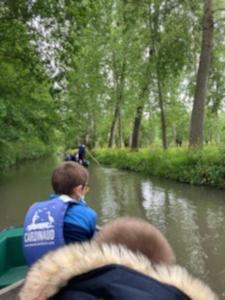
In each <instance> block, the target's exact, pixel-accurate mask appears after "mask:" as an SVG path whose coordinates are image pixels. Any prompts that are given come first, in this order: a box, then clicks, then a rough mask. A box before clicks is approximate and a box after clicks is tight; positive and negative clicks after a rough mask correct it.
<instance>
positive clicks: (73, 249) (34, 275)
mask: <svg viewBox="0 0 225 300" xmlns="http://www.w3.org/2000/svg"><path fill="white" fill-rule="evenodd" d="M109 264H118V265H123V266H126V267H128V268H131V269H133V270H136V271H138V272H141V273H143V274H145V275H147V276H149V277H152V278H154V279H156V280H158V281H160V282H162V283H166V284H169V285H172V286H174V287H176V288H178V289H179V290H181V291H182V292H183V293H185V294H186V295H188V296H189V297H190V298H191V299H192V300H205V299H207V300H217V299H218V298H217V296H216V295H215V294H214V293H213V292H212V291H211V289H210V288H209V287H208V286H206V285H205V284H204V283H203V282H202V281H200V280H198V279H196V278H193V277H192V276H191V275H189V274H188V272H187V271H186V270H185V269H184V268H182V267H180V266H178V265H174V266H165V265H154V266H153V264H152V263H151V261H149V260H148V259H147V258H146V257H145V256H143V255H140V254H135V253H133V252H131V251H130V250H128V249H127V248H125V247H123V246H116V245H106V244H105V245H104V244H103V245H98V244H96V243H95V242H86V243H82V244H71V245H68V246H65V247H62V248H59V249H57V250H56V251H53V252H49V253H48V254H47V255H45V256H44V257H43V258H42V259H41V260H39V261H38V262H37V263H36V264H34V266H33V267H32V268H31V270H30V271H29V273H28V276H27V278H26V281H25V284H24V286H23V288H22V290H21V292H20V300H27V299H29V300H45V299H48V298H49V297H51V296H53V295H55V294H56V293H57V292H58V291H59V290H60V288H62V287H63V286H65V285H66V284H67V282H68V281H69V280H70V279H71V278H73V277H74V276H77V275H80V274H83V273H86V272H88V271H91V270H94V269H96V268H99V267H102V266H105V265H109Z"/></svg>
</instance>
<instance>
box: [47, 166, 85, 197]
mask: <svg viewBox="0 0 225 300" xmlns="http://www.w3.org/2000/svg"><path fill="white" fill-rule="evenodd" d="M88 179H89V173H88V171H87V169H85V168H84V167H83V166H81V165H80V164H78V163H76V162H72V161H69V162H64V163H62V164H61V165H59V166H58V167H56V168H55V170H54V171H53V173H52V187H53V190H54V192H55V193H56V194H59V195H62V194H64V195H68V196H72V195H73V194H74V191H75V189H77V190H78V192H79V190H80V191H82V189H84V187H85V186H86V184H87V182H88Z"/></svg>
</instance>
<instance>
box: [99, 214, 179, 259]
mask: <svg viewBox="0 0 225 300" xmlns="http://www.w3.org/2000/svg"><path fill="white" fill-rule="evenodd" d="M95 240H96V241H97V242H98V243H100V244H101V243H107V244H116V245H118V244H122V245H125V246H126V247H127V248H128V249H130V250H132V251H133V252H140V253H142V254H144V255H145V256H147V257H148V258H149V259H150V260H151V261H152V262H153V263H164V264H174V263H175V261H176V258H175V255H174V253H173V250H172V248H171V246H170V244H169V243H168V241H167V240H166V238H165V237H164V236H163V234H162V233H161V232H160V231H159V230H158V229H157V228H156V227H154V226H153V225H151V224H149V223H148V222H146V221H143V220H141V219H138V218H129V217H121V218H117V219H115V220H113V221H111V222H110V223H108V224H106V225H104V226H103V227H102V229H101V230H100V232H99V233H98V234H97V235H96V237H95Z"/></svg>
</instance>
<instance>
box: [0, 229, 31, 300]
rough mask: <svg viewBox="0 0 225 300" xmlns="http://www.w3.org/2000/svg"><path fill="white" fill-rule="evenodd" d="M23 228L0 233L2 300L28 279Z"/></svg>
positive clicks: (0, 295)
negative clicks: (23, 244)
mask: <svg viewBox="0 0 225 300" xmlns="http://www.w3.org/2000/svg"><path fill="white" fill-rule="evenodd" d="M22 235H23V228H22V227H16V228H15V227H12V228H8V229H5V230H3V231H1V232H0V299H3V298H2V296H4V297H6V298H5V299H8V298H7V295H8V297H9V295H10V293H13V292H15V290H18V289H19V288H20V287H21V285H22V283H23V281H24V278H25V277H26V274H27V270H28V267H27V265H26V262H25V258H24V256H23V246H22Z"/></svg>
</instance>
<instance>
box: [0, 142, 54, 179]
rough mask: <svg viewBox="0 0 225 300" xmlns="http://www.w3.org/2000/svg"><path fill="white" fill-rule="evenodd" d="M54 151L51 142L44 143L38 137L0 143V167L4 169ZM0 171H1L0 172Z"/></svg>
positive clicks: (48, 154) (45, 155)
mask: <svg viewBox="0 0 225 300" xmlns="http://www.w3.org/2000/svg"><path fill="white" fill-rule="evenodd" d="M55 152H56V147H55V146H54V145H53V144H50V143H49V144H45V143H43V142H42V141H41V140H40V139H38V138H35V137H33V138H30V140H29V141H27V140H26V141H24V143H22V142H17V143H7V142H4V143H3V142H1V143H0V169H1V171H5V170H6V169H8V168H9V167H11V166H13V165H15V164H17V163H22V162H23V161H27V160H34V159H39V158H42V157H47V156H50V155H52V153H55ZM0 173H1V172H0Z"/></svg>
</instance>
